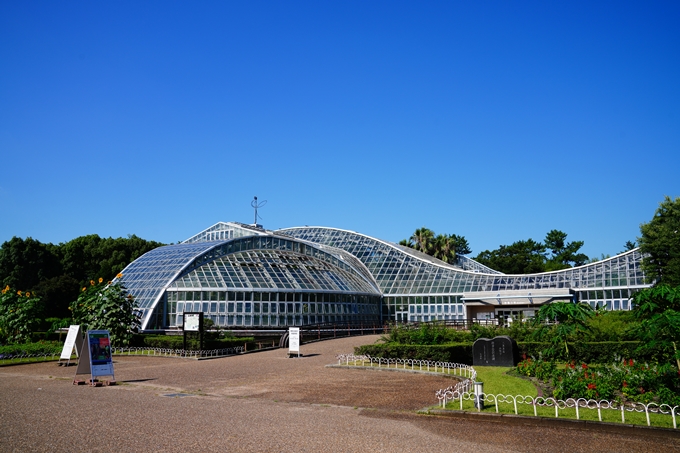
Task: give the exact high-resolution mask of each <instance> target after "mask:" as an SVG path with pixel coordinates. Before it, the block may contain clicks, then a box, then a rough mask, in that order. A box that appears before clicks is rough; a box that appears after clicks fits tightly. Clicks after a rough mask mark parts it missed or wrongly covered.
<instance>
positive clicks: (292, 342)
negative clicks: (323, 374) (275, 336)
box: [288, 327, 300, 357]
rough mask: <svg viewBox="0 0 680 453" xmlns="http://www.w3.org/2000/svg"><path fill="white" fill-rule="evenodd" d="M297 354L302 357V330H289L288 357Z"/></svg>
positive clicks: (294, 328) (292, 328)
mask: <svg viewBox="0 0 680 453" xmlns="http://www.w3.org/2000/svg"><path fill="white" fill-rule="evenodd" d="M293 354H297V355H298V357H300V328H299V327H291V328H289V329H288V355H293Z"/></svg>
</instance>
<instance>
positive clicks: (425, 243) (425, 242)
mask: <svg viewBox="0 0 680 453" xmlns="http://www.w3.org/2000/svg"><path fill="white" fill-rule="evenodd" d="M410 241H411V242H413V244H414V247H413V248H414V249H416V250H420V251H421V252H423V253H427V254H428V255H432V246H433V241H434V232H433V231H432V230H429V229H427V228H425V227H422V228H418V229H417V230H416V231H415V232H414V233H413V236H411V238H410Z"/></svg>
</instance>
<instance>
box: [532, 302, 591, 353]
mask: <svg viewBox="0 0 680 453" xmlns="http://www.w3.org/2000/svg"><path fill="white" fill-rule="evenodd" d="M593 314H594V311H593V309H592V307H591V306H590V305H588V304H585V303H573V302H552V303H549V304H545V305H543V306H542V307H541V308H540V309H539V310H538V313H536V316H535V318H534V323H535V324H536V325H538V326H539V329H538V330H537V331H536V336H537V337H539V338H541V339H543V338H545V337H546V336H547V337H549V339H550V342H551V343H552V344H553V347H552V349H553V350H554V351H555V352H556V350H557V346H558V345H560V344H564V351H565V353H566V357H569V345H568V344H567V340H568V338H569V337H570V336H571V335H573V334H574V333H575V332H577V331H579V330H581V331H586V330H588V320H589V319H590V318H591V317H592V316H593ZM546 320H547V321H552V322H554V323H555V324H554V325H552V326H550V325H546V324H544V322H545V321H546Z"/></svg>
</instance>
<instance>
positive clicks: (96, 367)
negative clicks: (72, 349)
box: [73, 330, 115, 385]
mask: <svg viewBox="0 0 680 453" xmlns="http://www.w3.org/2000/svg"><path fill="white" fill-rule="evenodd" d="M82 343H83V344H82V347H81V349H80V360H78V368H77V369H76V377H75V378H74V379H73V383H74V384H75V383H81V382H82V381H78V379H77V377H78V375H79V374H89V375H90V384H91V385H95V381H96V380H97V379H96V378H97V376H111V377H112V378H113V380H114V381H115V377H114V375H113V360H112V359H111V341H110V339H109V331H108V330H88V331H87V335H86V337H85V341H83V342H82Z"/></svg>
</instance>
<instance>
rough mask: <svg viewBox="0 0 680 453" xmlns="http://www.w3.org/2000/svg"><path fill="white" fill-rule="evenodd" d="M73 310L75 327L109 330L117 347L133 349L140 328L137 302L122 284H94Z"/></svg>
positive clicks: (84, 290)
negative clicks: (136, 332)
mask: <svg viewBox="0 0 680 453" xmlns="http://www.w3.org/2000/svg"><path fill="white" fill-rule="evenodd" d="M70 308H71V313H72V314H73V321H74V323H76V324H80V325H81V327H82V329H83V330H108V331H109V335H110V338H111V344H113V345H114V346H127V345H129V344H130V340H131V338H132V333H133V332H134V331H135V330H136V329H137V328H138V327H139V326H140V319H139V316H138V315H137V313H136V309H137V307H136V305H135V302H134V298H133V297H132V295H130V294H128V292H127V290H126V289H125V287H124V286H123V285H122V284H121V283H113V284H112V283H111V282H109V283H108V284H105V283H104V282H103V279H101V278H100V279H99V281H98V283H97V282H95V281H94V280H92V281H91V282H90V284H89V286H86V287H83V289H82V291H81V294H80V296H79V297H78V299H77V300H76V301H75V302H73V303H72V304H71V307H70Z"/></svg>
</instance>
